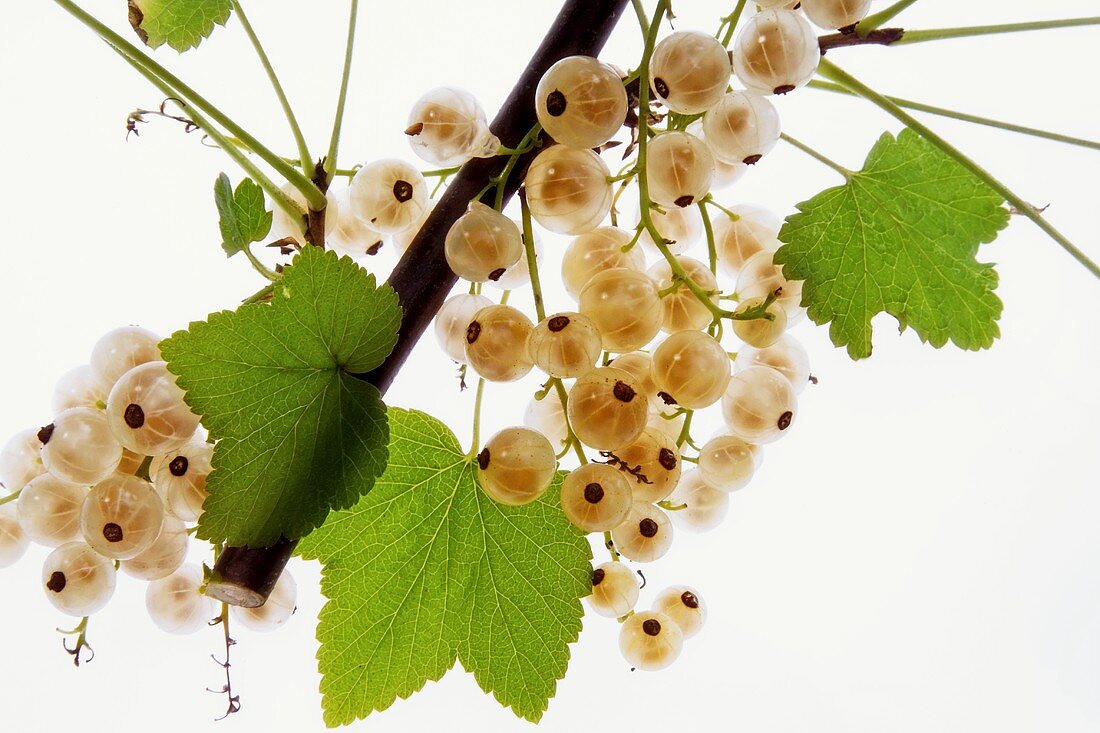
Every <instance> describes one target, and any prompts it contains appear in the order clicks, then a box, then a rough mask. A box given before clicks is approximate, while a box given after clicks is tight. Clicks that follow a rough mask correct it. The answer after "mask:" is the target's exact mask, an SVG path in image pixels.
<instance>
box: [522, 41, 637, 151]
mask: <svg viewBox="0 0 1100 733" xmlns="http://www.w3.org/2000/svg"><path fill="white" fill-rule="evenodd" d="M626 109H627V104H626V88H625V87H624V86H623V81H622V79H620V78H619V75H618V73H616V71H615V70H614V69H612V68H611V67H610V66H608V65H607V64H604V63H600V61H598V60H597V59H594V58H592V57H590V56H567V57H566V58H564V59H562V60H561V61H559V62H557V63H556V64H554V65H553V66H551V67H550V68H549V69H547V70H546V73H545V74H543V75H542V79H541V80H540V81H539V85H538V88H537V89H536V90H535V112H536V113H537V115H538V118H539V123H540V124H542V128H543V129H544V130H546V132H547V134H549V135H550V137H552V138H554V139H555V140H557V141H558V142H559V143H561V144H563V145H569V146H570V147H574V148H597V147H599V146H601V145H603V144H604V143H605V142H607V141H608V140H610V139H611V137H612V136H613V135H614V134H615V133H616V132H617V131H618V130H619V128H620V127H622V126H623V122H624V121H625V119H626Z"/></svg>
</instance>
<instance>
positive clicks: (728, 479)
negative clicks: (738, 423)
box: [699, 435, 762, 492]
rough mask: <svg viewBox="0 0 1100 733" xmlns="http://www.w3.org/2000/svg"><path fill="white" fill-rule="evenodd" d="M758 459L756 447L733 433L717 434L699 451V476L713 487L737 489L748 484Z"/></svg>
mask: <svg viewBox="0 0 1100 733" xmlns="http://www.w3.org/2000/svg"><path fill="white" fill-rule="evenodd" d="M761 458H762V456H761V450H760V447H759V446H755V445H753V444H752V443H746V442H745V441H744V440H742V439H741V438H739V437H737V436H736V435H718V436H716V437H714V438H711V439H710V440H709V441H707V442H706V443H705V444H704V445H703V447H702V449H701V450H700V451H699V477H700V478H701V479H702V480H703V482H704V483H705V484H706V485H707V486H710V487H711V488H712V489H718V490H719V491H725V492H731V491H737V490H738V489H741V488H744V487H745V486H746V485H748V483H749V481H750V480H751V479H752V477H753V474H755V473H756V469H757V468H758V467H759V464H760V460H761Z"/></svg>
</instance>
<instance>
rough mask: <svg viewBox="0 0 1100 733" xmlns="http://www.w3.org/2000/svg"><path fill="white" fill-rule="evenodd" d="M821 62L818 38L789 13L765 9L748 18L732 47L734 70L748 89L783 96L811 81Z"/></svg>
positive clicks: (809, 28)
mask: <svg viewBox="0 0 1100 733" xmlns="http://www.w3.org/2000/svg"><path fill="white" fill-rule="evenodd" d="M820 61H821V50H820V48H819V47H818V43H817V35H816V34H815V33H814V30H813V28H811V27H810V24H809V23H807V22H806V20H805V19H804V18H803V17H802V16H801V15H799V14H798V13H795V12H793V11H790V10H781V9H774V10H765V11H763V12H761V13H758V14H757V15H754V16H752V17H751V18H749V22H748V23H746V24H745V27H744V28H742V29H741V32H740V33H739V34H738V35H737V40H736V41H735V42H734V45H733V70H734V73H736V74H737V78H738V79H740V80H741V83H742V84H744V85H745V86H746V87H748V88H749V89H752V90H755V91H758V92H761V93H762V94H786V93H787V92H792V91H794V90H795V89H797V88H798V87H800V86H802V85H803V84H805V83H806V82H808V81H809V80H810V77H812V76H813V75H814V71H816V70H817V65H818V62H820Z"/></svg>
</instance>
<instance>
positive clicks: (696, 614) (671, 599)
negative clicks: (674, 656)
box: [653, 585, 707, 639]
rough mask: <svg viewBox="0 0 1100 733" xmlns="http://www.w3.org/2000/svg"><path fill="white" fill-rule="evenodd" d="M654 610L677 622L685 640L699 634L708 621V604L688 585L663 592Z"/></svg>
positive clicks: (658, 597)
mask: <svg viewBox="0 0 1100 733" xmlns="http://www.w3.org/2000/svg"><path fill="white" fill-rule="evenodd" d="M653 610H654V611H658V612H660V613H663V614H664V615H666V616H668V617H669V618H670V619H672V620H673V621H674V622H676V625H677V626H679V627H680V631H682V632H683V634H684V638H685V639H690V638H691V637H693V636H695V635H696V634H698V633H699V631H700V630H701V629H702V628H703V624H704V623H705V622H706V620H707V604H705V603H703V599H702V598H700V597H699V594H698V593H697V592H696V591H695V589H694V588H689V587H688V586H686V585H674V586H672V587H671V588H665V589H664V590H663V591H661V592H660V594H658V596H657V598H656V599H655V600H654V601H653Z"/></svg>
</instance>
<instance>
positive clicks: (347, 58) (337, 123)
mask: <svg viewBox="0 0 1100 733" xmlns="http://www.w3.org/2000/svg"><path fill="white" fill-rule="evenodd" d="M358 15H359V0H351V8H350V10H349V11H348V40H347V44H346V45H345V46H344V72H343V75H342V76H341V78H340V97H339V99H338V101H337V102H336V117H335V118H334V119H333V121H332V137H331V138H329V143H328V155H326V156H325V176H326V177H327V179H328V180H329V181H331V180H332V176H333V175H334V173H335V171H336V153H337V151H338V150H339V148H340V130H341V128H342V127H343V126H344V105H345V104H346V102H347V99H348V80H349V79H350V78H351V59H352V54H353V52H354V50H355V22H356V18H357V16H358Z"/></svg>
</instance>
